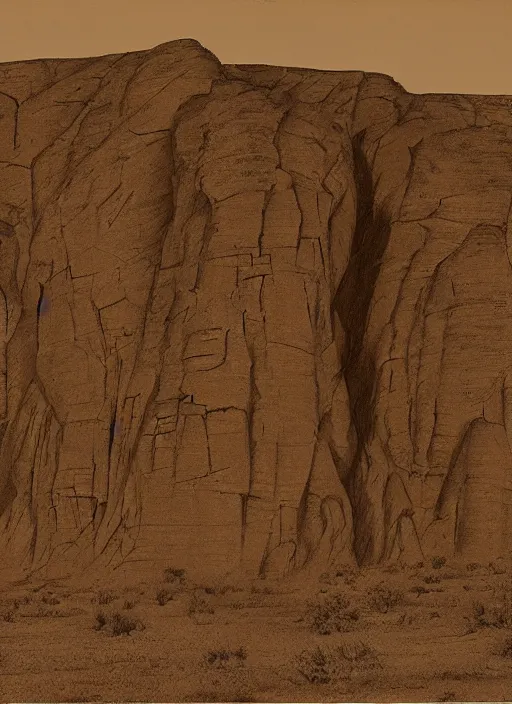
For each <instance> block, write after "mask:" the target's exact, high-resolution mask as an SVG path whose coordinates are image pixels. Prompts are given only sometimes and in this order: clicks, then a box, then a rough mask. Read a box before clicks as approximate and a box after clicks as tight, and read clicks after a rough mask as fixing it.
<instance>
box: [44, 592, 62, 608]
mask: <svg viewBox="0 0 512 704" xmlns="http://www.w3.org/2000/svg"><path fill="white" fill-rule="evenodd" d="M41 601H42V602H43V603H44V604H49V605H51V606H55V605H56V604H60V599H58V598H57V597H56V596H53V595H51V594H44V595H43V596H42V597H41Z"/></svg>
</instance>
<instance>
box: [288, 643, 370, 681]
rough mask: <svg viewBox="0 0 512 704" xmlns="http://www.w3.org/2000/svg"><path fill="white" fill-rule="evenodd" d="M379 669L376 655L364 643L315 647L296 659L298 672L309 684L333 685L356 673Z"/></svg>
mask: <svg viewBox="0 0 512 704" xmlns="http://www.w3.org/2000/svg"><path fill="white" fill-rule="evenodd" d="M380 667H381V666H380V663H379V661H378V657H377V654H376V653H375V651H374V650H373V649H372V648H370V647H368V645H367V644H366V643H355V644H352V645H351V646H347V645H342V646H338V647H335V648H323V647H316V648H314V649H312V650H304V651H303V652H302V653H301V654H300V656H299V657H298V659H297V669H298V671H299V672H300V674H301V675H302V676H303V677H304V678H305V679H306V680H307V681H308V682H310V683H311V684H329V683H331V682H332V683H334V682H337V681H339V680H343V679H348V678H349V677H351V676H352V675H353V674H355V673H357V672H370V671H372V670H376V669H378V668H380Z"/></svg>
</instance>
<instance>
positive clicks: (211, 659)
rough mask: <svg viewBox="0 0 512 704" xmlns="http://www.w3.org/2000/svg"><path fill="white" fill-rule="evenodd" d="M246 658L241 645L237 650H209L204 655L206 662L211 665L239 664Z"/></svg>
mask: <svg viewBox="0 0 512 704" xmlns="http://www.w3.org/2000/svg"><path fill="white" fill-rule="evenodd" d="M246 659H247V652H246V650H245V648H243V647H241V648H238V650H225V649H222V650H210V651H209V652H208V653H207V654H206V656H205V660H206V662H207V664H208V665H209V666H211V667H226V666H228V665H232V664H235V665H237V666H241V665H243V664H244V663H245V661H246Z"/></svg>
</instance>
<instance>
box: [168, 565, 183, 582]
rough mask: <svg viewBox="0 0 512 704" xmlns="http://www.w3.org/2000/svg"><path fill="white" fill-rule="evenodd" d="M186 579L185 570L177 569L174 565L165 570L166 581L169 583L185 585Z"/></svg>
mask: <svg viewBox="0 0 512 704" xmlns="http://www.w3.org/2000/svg"><path fill="white" fill-rule="evenodd" d="M185 581H186V573H185V570H177V569H174V568H172V567H168V568H167V569H166V570H164V582H167V583H168V584H174V585H175V586H183V585H184V584H185Z"/></svg>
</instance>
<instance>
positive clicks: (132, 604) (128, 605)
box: [123, 599, 137, 611]
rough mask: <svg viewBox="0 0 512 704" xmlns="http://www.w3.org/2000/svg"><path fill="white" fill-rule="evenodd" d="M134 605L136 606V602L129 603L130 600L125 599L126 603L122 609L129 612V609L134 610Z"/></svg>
mask: <svg viewBox="0 0 512 704" xmlns="http://www.w3.org/2000/svg"><path fill="white" fill-rule="evenodd" d="M136 605H137V602H135V601H131V600H130V599H126V601H125V602H124V604H123V609H124V610H125V611H130V609H134V608H135V606H136Z"/></svg>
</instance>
